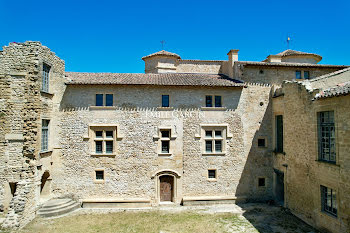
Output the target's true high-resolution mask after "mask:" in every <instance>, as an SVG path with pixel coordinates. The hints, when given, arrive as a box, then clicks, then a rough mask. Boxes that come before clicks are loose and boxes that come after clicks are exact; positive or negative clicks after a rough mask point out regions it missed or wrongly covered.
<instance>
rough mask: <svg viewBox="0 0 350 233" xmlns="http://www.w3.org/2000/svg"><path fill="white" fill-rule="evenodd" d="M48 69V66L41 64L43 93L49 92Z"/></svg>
mask: <svg viewBox="0 0 350 233" xmlns="http://www.w3.org/2000/svg"><path fill="white" fill-rule="evenodd" d="M50 69H51V67H50V66H49V65H47V64H45V63H43V70H42V80H41V82H42V83H41V90H42V91H44V92H49V84H50Z"/></svg>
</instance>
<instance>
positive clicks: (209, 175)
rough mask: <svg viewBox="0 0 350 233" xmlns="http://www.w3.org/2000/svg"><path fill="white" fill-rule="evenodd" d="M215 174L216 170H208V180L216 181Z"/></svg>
mask: <svg viewBox="0 0 350 233" xmlns="http://www.w3.org/2000/svg"><path fill="white" fill-rule="evenodd" d="M216 178H217V172H216V169H208V179H216Z"/></svg>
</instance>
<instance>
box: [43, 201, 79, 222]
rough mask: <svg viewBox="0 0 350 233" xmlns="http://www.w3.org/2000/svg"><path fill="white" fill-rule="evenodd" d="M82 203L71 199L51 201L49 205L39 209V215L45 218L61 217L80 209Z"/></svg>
mask: <svg viewBox="0 0 350 233" xmlns="http://www.w3.org/2000/svg"><path fill="white" fill-rule="evenodd" d="M80 207H81V206H80V203H77V202H75V201H73V200H71V199H55V200H50V201H49V202H48V203H47V204H44V206H43V207H42V208H41V209H39V211H38V212H37V214H38V215H39V216H41V217H43V218H48V217H55V216H60V215H63V214H66V213H69V212H71V211H73V210H76V209H78V208H80Z"/></svg>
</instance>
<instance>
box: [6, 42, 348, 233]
mask: <svg viewBox="0 0 350 233" xmlns="http://www.w3.org/2000/svg"><path fill="white" fill-rule="evenodd" d="M142 59H143V60H144V61H145V73H144V74H134V73H128V74H118V73H77V72H65V69H64V62H63V61H62V60H61V59H60V58H58V57H57V56H56V55H55V54H54V53H53V52H51V51H50V50H49V49H48V48H46V47H44V46H42V45H41V44H40V43H39V42H25V43H11V44H10V45H9V46H5V47H3V51H1V53H0V88H1V94H0V110H1V115H0V121H1V126H0V158H1V159H0V166H1V168H2V169H1V170H0V172H1V174H0V179H1V184H2V185H1V186H0V203H1V208H2V211H5V212H6V214H7V215H6V219H5V221H4V223H3V226H6V227H19V226H23V225H25V224H26V223H28V222H29V221H30V220H31V219H33V218H34V217H35V214H36V211H37V210H38V208H39V207H40V205H41V204H42V203H43V202H45V201H46V200H48V199H50V198H53V197H56V198H62V197H70V198H73V199H75V200H78V201H80V202H81V203H82V206H83V207H87V208H89V207H91V208H94V207H144V206H158V205H162V204H171V205H199V204H210V203H240V202H249V201H267V200H274V199H275V200H277V201H280V202H281V203H283V204H284V205H285V206H286V207H288V208H290V209H291V210H292V211H293V213H295V214H296V215H297V216H300V217H301V218H302V219H303V220H305V221H306V222H308V223H310V224H312V225H314V226H318V227H328V229H330V230H334V231H337V232H341V231H344V230H346V229H348V227H349V222H347V221H348V218H349V213H348V212H347V209H349V208H348V207H349V204H350V200H348V199H347V197H346V194H345V193H346V191H347V190H348V189H344V190H341V188H342V187H343V186H344V187H347V186H349V175H348V174H347V173H346V171H345V170H343V168H344V169H345V168H346V166H349V159H346V157H349V156H348V154H346V153H349V145H348V144H349V143H348V142H347V141H346V140H347V139H346V138H345V137H346V134H347V133H348V131H347V126H346V125H347V124H348V120H347V118H346V114H348V112H347V108H346V106H348V105H349V103H348V102H346V98H347V96H344V97H341V98H343V99H344V98H345V100H344V101H343V100H341V101H338V102H336V103H337V106H339V108H338V109H339V111H340V109H341V110H344V112H345V113H344V114H345V115H341V114H340V113H339V115H337V114H338V111H337V112H336V114H335V115H336V116H337V117H338V118H339V123H336V124H341V125H343V130H344V131H339V130H340V128H337V130H338V131H337V132H338V134H337V135H339V137H338V136H337V137H336V139H335V140H336V142H337V143H338V144H339V145H338V144H337V147H336V148H339V150H340V151H341V152H340V151H339V153H340V154H339V156H337V159H338V160H337V161H336V162H335V164H334V163H332V164H331V165H328V163H320V162H316V161H315V160H316V158H317V153H318V152H317V147H315V148H314V149H313V150H311V149H310V150H309V149H307V148H309V147H310V145H309V144H312V143H311V140H313V145H314V144H315V143H316V141H317V140H316V136H315V132H316V131H315V129H312V130H307V129H306V128H305V129H304V128H303V127H304V123H305V124H313V125H314V126H315V125H316V123H314V122H313V121H314V117H315V116H314V115H312V114H313V113H315V111H316V110H312V111H313V112H312V111H311V110H310V109H317V108H316V107H314V106H318V105H322V104H321V103H323V102H327V101H329V102H332V101H333V99H334V98H324V97H325V96H328V94H327V92H326V88H328V87H330V85H333V86H334V85H337V84H339V82H338V81H325V80H336V79H334V78H328V77H329V76H327V75H331V77H334V76H337V77H338V76H341V77H342V78H341V79H342V81H343V82H346V80H348V81H350V79H347V78H348V76H347V75H345V76H344V75H343V73H346V72H344V70H343V69H344V68H346V67H345V66H336V65H320V64H317V63H318V62H319V61H320V60H321V59H322V58H321V57H320V56H319V55H317V54H310V53H303V52H298V51H294V50H287V51H284V52H283V53H280V54H277V55H270V56H268V58H267V59H266V60H264V61H262V62H247V61H239V60H238V50H230V51H229V53H228V60H226V61H211V60H183V59H181V57H180V56H179V55H177V54H174V53H170V52H167V51H160V52H157V53H154V54H151V55H148V56H145V57H143V58H142ZM332 72H336V73H332ZM330 73H331V74H330ZM334 74H335V75H334ZM322 75H326V76H322ZM319 76H321V77H319ZM337 79H339V78H337ZM339 80H340V79H339ZM284 81H287V82H284ZM322 85H323V86H322ZM303 88H304V89H305V91H303ZM316 90H318V91H319V90H325V91H324V92H317V91H316ZM316 92H317V93H318V94H316ZM343 94H344V95H346V94H347V92H346V91H344V93H343ZM336 98H338V97H336ZM326 99H327V100H326ZM319 103H320V104H319ZM332 103H333V102H332ZM346 104H347V105H346ZM303 106H305V107H303ZM294 107H295V108H296V109H294ZM299 109H303V110H304V111H301V110H300V111H299ZM309 110H310V111H309ZM277 115H283V117H284V118H283V126H284V131H283V135H284V137H283V140H282V142H283V145H284V147H283V148H284V150H283V151H280V150H276V148H279V149H280V144H281V140H280V139H278V140H279V141H278V143H279V145H276V144H277V143H276V142H277V136H276V126H275V125H276V124H277V123H276V122H275V120H276V116H277ZM338 118H337V119H338ZM289 119H290V120H289ZM278 121H279V122H281V118H278ZM295 121H298V122H299V123H298V124H297V126H298V129H300V133H299V134H300V135H304V136H305V137H308V139H310V141H309V140H305V139H303V138H302V137H298V138H297V140H300V144H299V142H298V141H296V139H295V138H294V137H293V135H295V133H296V132H298V131H296V130H293V127H296V122H295ZM337 122H338V121H337ZM309 126H310V125H309ZM305 127H306V125H305ZM307 134H312V135H313V137H314V138H313V139H312V137H310V135H307ZM279 135H281V132H280V131H279ZM343 137H344V138H343ZM342 138H343V139H342ZM296 148H299V149H300V152H298V150H296ZM341 148H342V149H341ZM306 150H307V153H302V151H304V152H305V151H306ZM279 152H283V153H279ZM301 155H302V156H303V158H305V163H303V166H299V165H298V163H300V161H301V160H300V159H299V158H298V157H297V156H301ZM319 164H325V165H324V166H325V168H324V169H326V170H324V171H323V170H322V171H319V170H318V169H319V166H321V165H319ZM304 166H305V167H307V168H308V169H309V170H307V172H304V170H305V169H306V168H304ZM327 166H329V168H328V167H327ZM287 169H288V172H287ZM327 169H328V170H327ZM336 169H338V170H336ZM333 170H336V171H333ZM290 171H292V172H290ZM325 171H327V172H328V173H329V177H330V179H331V180H330V181H329V182H331V181H336V182H335V183H332V184H333V186H332V185H329V183H327V182H326V181H325V182H323V180H322V179H320V180H322V182H321V181H320V182H313V181H314V180H308V179H306V177H305V176H309V173H310V174H311V173H312V174H313V176H314V179H315V180H317V179H318V178H319V176H318V175H317V174H322V175H325V174H326V173H327V172H325ZM337 171H338V173H339V174H338V173H337ZM308 172H309V173H308ZM332 172H335V173H336V174H334V175H332V174H331V173H332ZM306 182H313V184H314V185H313V186H312V185H309V183H306ZM307 185H309V186H308V188H310V192H313V195H308V194H305V195H304V196H303V195H301V194H300V192H301V191H300V190H301V189H302V187H304V186H307ZM317 185H322V187H328V188H332V190H333V189H334V190H336V195H337V198H336V200H337V202H338V203H337V206H339V208H338V209H337V211H338V212H337V214H336V216H334V215H333V217H332V218H334V219H335V220H334V219H332V220H329V221H330V222H332V225H329V226H323V225H322V224H321V223H320V222H321V221H323V220H322V219H320V216H323V214H322V213H323V212H324V209H321V204H320V203H322V200H319V199H320V198H319V199H317V198H318V197H321V196H320V195H321V193H322V192H323V191H322V190H321V189H320V187H319V186H317ZM293 188H294V189H295V190H293ZM299 188H300V189H299ZM304 190H306V189H304ZM299 198H301V199H300V200H299ZM302 200H303V202H302ZM304 200H305V202H304ZM309 200H312V202H313V205H307V203H308V201H309ZM340 205H342V207H340ZM303 208H304V209H303ZM327 211H328V209H327ZM327 211H326V212H327Z"/></svg>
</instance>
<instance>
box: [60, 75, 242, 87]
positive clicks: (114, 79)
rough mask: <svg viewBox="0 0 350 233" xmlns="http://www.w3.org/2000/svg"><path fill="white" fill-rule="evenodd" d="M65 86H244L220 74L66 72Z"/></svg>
mask: <svg viewBox="0 0 350 233" xmlns="http://www.w3.org/2000/svg"><path fill="white" fill-rule="evenodd" d="M66 76H67V78H68V79H69V80H70V81H68V82H66V84H67V85H82V84H86V85H89V84H90V85H105V84H110V85H155V86H212V87H237V86H244V85H245V84H244V83H242V82H241V81H238V80H235V79H231V78H229V77H228V76H226V75H222V74H184V73H165V74H136V73H80V72H66Z"/></svg>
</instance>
